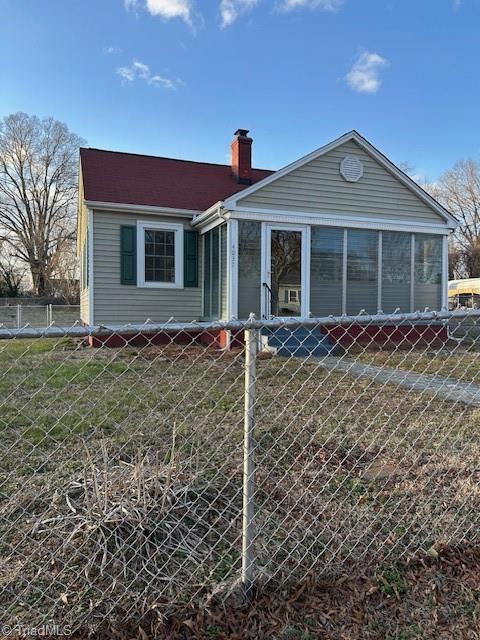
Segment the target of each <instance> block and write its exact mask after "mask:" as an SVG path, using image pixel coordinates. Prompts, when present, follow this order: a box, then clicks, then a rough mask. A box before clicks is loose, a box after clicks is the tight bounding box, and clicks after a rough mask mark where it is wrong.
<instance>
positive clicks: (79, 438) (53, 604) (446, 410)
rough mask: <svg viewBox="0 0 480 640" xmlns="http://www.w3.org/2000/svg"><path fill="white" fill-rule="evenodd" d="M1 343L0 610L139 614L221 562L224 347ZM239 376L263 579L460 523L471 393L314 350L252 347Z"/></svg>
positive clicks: (231, 476) (222, 571)
mask: <svg viewBox="0 0 480 640" xmlns="http://www.w3.org/2000/svg"><path fill="white" fill-rule="evenodd" d="M391 355H392V354H390V357H391ZM0 362H1V364H2V374H1V375H0V397H1V398H2V400H1V402H0V405H1V406H0V429H1V430H2V447H3V453H4V454H5V455H4V456H3V461H2V468H1V474H2V475H1V476H0V490H1V495H0V499H1V502H0V516H1V524H0V527H1V529H2V531H1V549H0V551H1V556H2V563H1V565H0V585H1V587H2V593H1V595H0V608H2V609H3V610H4V611H6V612H7V616H8V617H7V621H9V622H14V621H21V622H23V623H27V622H28V621H30V623H31V622H32V620H34V621H35V623H36V624H40V621H41V620H42V619H49V620H51V619H54V620H57V621H61V622H62V623H63V624H67V623H79V622H84V623H85V624H87V625H90V627H91V628H92V629H96V628H98V626H99V625H100V624H101V621H102V620H103V619H104V618H105V616H108V617H109V619H110V620H115V619H116V618H118V616H121V617H128V618H130V619H132V620H135V619H138V618H139V617H141V616H147V618H148V619H150V620H152V619H153V618H155V621H156V623H158V621H159V620H161V619H163V618H162V616H163V612H164V611H165V607H167V604H168V607H171V606H174V603H175V602H177V601H178V602H180V601H182V600H183V601H185V600H188V599H193V600H192V602H198V600H197V599H198V598H200V597H206V595H207V594H208V593H210V592H211V591H212V590H213V591H215V590H216V589H217V590H218V589H219V588H221V587H222V585H223V586H227V585H230V584H231V583H232V582H233V581H234V580H235V578H236V577H237V576H238V570H239V561H240V549H241V539H240V536H239V532H240V515H241V497H242V496H241V479H242V478H241V471H242V437H243V435H242V430H243V354H241V353H240V352H233V353H229V354H222V353H219V352H216V351H214V350H208V351H206V350H205V349H204V348H203V347H199V346H191V347H188V348H185V347H179V346H174V345H171V346H169V347H149V348H144V349H139V348H133V347H129V348H125V349H122V350H119V351H116V350H108V349H102V350H90V349H86V348H85V347H84V346H83V345H82V344H81V343H79V342H72V341H61V342H59V343H57V344H54V343H52V342H48V341H36V342H32V343H29V342H26V341H21V342H20V341H19V342H9V343H3V344H1V345H0ZM257 390H258V399H257V407H256V408H257V424H258V427H257V440H258V442H257V450H256V458H257V465H258V474H257V493H256V505H257V514H258V520H257V524H258V528H257V530H258V535H257V538H256V542H255V544H256V552H257V558H258V566H259V570H260V572H261V575H262V580H263V581H265V580H266V581H267V582H268V584H269V585H271V588H272V589H277V588H279V587H278V585H279V584H281V583H282V582H283V581H284V579H285V578H286V577H288V578H289V579H290V581H295V580H302V579H304V578H305V576H306V575H310V574H311V573H312V572H313V573H314V574H315V575H327V574H330V575H340V574H341V573H342V571H344V570H345V567H346V566H349V567H351V571H358V570H359V568H360V567H363V566H370V567H372V570H375V567H376V568H377V570H387V572H388V571H392V572H393V573H391V575H392V576H395V575H396V574H395V570H396V569H389V567H395V566H396V565H397V563H398V561H399V560H400V559H403V558H408V557H410V556H411V555H412V554H415V553H418V552H419V551H421V552H423V554H425V557H428V554H430V555H435V554H436V552H437V550H440V549H441V548H443V547H444V546H445V545H446V544H459V543H463V542H464V541H466V540H470V541H471V542H478V530H479V524H480V522H479V515H478V514H479V513H480V495H479V489H478V486H479V484H478V483H479V476H478V468H479V449H478V428H479V418H480V414H479V412H478V411H477V410H475V409H471V408H467V407H465V406H464V405H460V404H458V403H455V402H446V401H439V400H436V399H433V398H432V397H431V396H428V395H426V394H422V393H413V392H411V391H407V390H405V389H399V388H396V387H394V386H391V385H385V386H383V387H380V386H379V385H376V384H374V383H372V382H371V381H369V380H365V379H362V380H359V379H353V378H351V377H349V376H348V375H346V374H338V373H337V374H333V373H331V372H327V371H326V370H325V369H323V368H322V367H321V362H319V361H316V360H312V361H304V360H296V359H291V360H286V359H284V358H260V359H259V360H258V382H257ZM379 567H383V569H379ZM389 575H390V574H389ZM269 588H270V587H269ZM379 589H380V587H379ZM179 606H180V605H179ZM192 606H193V605H192ZM192 615H193V614H192ZM195 615H200V614H199V613H197V614H195ZM152 617H153V618H152ZM152 624H153V622H152ZM172 624H173V623H172ZM208 624H214V622H212V621H210V622H209V623H208ZM228 624H230V622H229V623H228ZM285 624H286V623H285ZM302 628H303V627H302ZM182 633H183V632H182ZM185 633H186V632H185ZM212 633H213V632H212ZM232 633H233V632H232ZM252 633H253V632H252ZM275 634H276V635H275ZM275 634H273V635H272V636H271V637H272V639H273V638H283V637H300V638H301V637H302V636H301V635H297V636H295V635H293V636H282V635H278V633H277V632H275ZM132 637H133V636H132ZM160 637H163V636H160ZM165 637H167V636H165ZM171 637H188V636H187V635H185V636H182V635H179V636H171ZM195 637H213V638H214V637H219V638H220V637H236V636H234V635H232V636H226V635H225V636H222V635H217V636H215V635H210V636H208V635H199V636H195ZM244 637H269V636H267V635H265V636H261V635H258V636H253V635H249V636H247V635H245V636H244ZM304 637H305V638H308V636H304ZM313 637H319V638H321V637H332V638H333V637H337V636H334V635H332V636H321V635H315V636H313ZM338 637H341V636H338ZM346 637H352V638H353V637H356V636H354V635H353V636H346ZM358 637H360V636H358ZM361 637H366V638H368V637H372V638H374V637H388V636H387V635H384V636H380V635H378V636H375V635H371V636H368V635H365V636H361ZM393 637H397V636H394V635H392V638H393ZM398 637H402V636H398ZM408 637H410V636H405V638H408ZM412 637H417V636H412ZM418 637H433V636H428V635H425V636H418ZM458 637H463V636H458ZM465 637H468V636H465ZM472 637H474V636H472Z"/></svg>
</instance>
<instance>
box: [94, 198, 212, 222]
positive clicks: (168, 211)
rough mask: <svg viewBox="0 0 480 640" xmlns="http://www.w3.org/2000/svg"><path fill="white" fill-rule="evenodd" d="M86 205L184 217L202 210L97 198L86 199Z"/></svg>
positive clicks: (127, 211) (190, 216)
mask: <svg viewBox="0 0 480 640" xmlns="http://www.w3.org/2000/svg"><path fill="white" fill-rule="evenodd" d="M85 205H86V206H87V207H89V208H92V209H103V210H105V211H120V212H121V211H124V212H125V213H141V214H147V213H151V214H154V215H164V216H180V217H182V218H192V217H193V216H196V215H199V214H201V213H202V212H201V211H197V210H193V209H172V208H171V207H154V206H150V205H145V204H122V203H121V202H97V201H96V200H85Z"/></svg>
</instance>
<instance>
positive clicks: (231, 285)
mask: <svg viewBox="0 0 480 640" xmlns="http://www.w3.org/2000/svg"><path fill="white" fill-rule="evenodd" d="M251 158H252V139H251V138H250V137H249V136H248V131H247V130H244V129H239V130H238V131H237V132H236V133H235V136H234V139H233V142H232V144H231V164H230V165H220V164H209V163H204V162H192V161H185V160H176V159H171V158H163V157H153V156H145V155H136V154H132V153H119V152H112V151H103V150H99V149H90V148H84V149H81V151H80V165H81V166H80V202H79V216H78V252H79V255H80V256H81V258H82V260H81V264H82V267H81V294H80V295H81V318H82V321H83V322H84V323H85V324H88V325H99V324H110V325H122V324H125V323H143V322H145V321H146V320H147V319H149V320H151V321H153V322H165V321H167V320H169V319H170V318H172V317H173V318H175V319H176V320H178V321H192V320H212V319H230V318H240V319H246V318H248V316H249V314H250V313H252V312H253V313H255V314H256V316H257V317H259V318H269V317H271V316H272V315H274V316H279V315H280V316H282V315H286V316H292V315H294V316H299V317H304V318H305V317H308V316H309V315H313V316H318V317H323V316H327V315H330V314H333V315H340V314H348V315H354V314H358V313H359V312H360V311H361V310H362V309H363V310H365V312H367V313H376V312H377V311H378V310H379V309H381V310H383V311H385V312H393V311H395V310H396V309H400V310H401V311H402V312H410V311H414V310H423V309H425V307H429V308H430V309H440V308H443V307H446V306H447V285H448V269H447V241H448V236H449V234H450V233H451V231H452V230H453V229H455V227H456V220H455V219H454V217H453V216H452V215H451V214H450V213H449V212H448V211H446V210H445V209H444V208H443V207H442V206H441V205H440V204H439V203H438V202H436V201H435V200H434V199H433V198H432V197H431V196H430V195H429V194H428V193H426V192H425V191H424V190H423V189H421V188H420V187H419V186H418V185H417V184H416V183H415V182H414V181H412V180H411V179H410V178H409V177H408V176H407V175H406V174H404V173H403V172H402V171H401V170H400V169H398V168H397V167H396V166H395V165H394V164H393V163H392V162H391V161H390V160H388V158H387V157H386V156H384V155H383V154H382V153H381V152H380V151H378V150H377V149H376V148H375V147H374V146H373V145H372V144H370V143H369V142H368V141H367V140H366V139H365V138H364V137H362V136H361V135H360V134H359V133H357V132H356V131H351V132H349V133H346V134H345V135H343V136H341V137H340V138H338V139H336V140H334V141H333V142H330V143H329V144H327V145H325V146H323V147H321V148H320V149H317V150H316V151H313V152H312V153H310V154H309V155H307V156H305V157H303V158H300V159H299V160H296V161H295V162H293V163H292V164H289V165H288V166H286V167H284V168H282V169H280V170H278V171H268V170H265V169H255V168H252V162H251Z"/></svg>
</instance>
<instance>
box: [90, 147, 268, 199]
mask: <svg viewBox="0 0 480 640" xmlns="http://www.w3.org/2000/svg"><path fill="white" fill-rule="evenodd" d="M80 161H81V164H82V175H83V188H84V197H85V200H93V201H97V202H115V203H121V204H140V205H150V206H156V207H169V208H172V209H193V210H197V211H204V210H205V209H208V208H209V207H210V206H211V205H213V204H215V202H218V201H219V200H224V199H225V198H227V197H228V196H231V195H233V194H234V193H237V192H238V191H242V190H243V189H245V188H246V185H242V184H238V182H236V180H235V178H234V177H233V175H232V168H231V167H230V166H229V165H223V164H209V163H207V162H191V161H189V160H174V159H172V158H160V157H156V156H143V155H136V154H133V153H121V152H117V151H103V150H101V149H80ZM272 173H273V171H267V170H264V169H252V183H255V182H259V181H260V180H262V179H263V178H266V177H267V176H269V175H270V174H272Z"/></svg>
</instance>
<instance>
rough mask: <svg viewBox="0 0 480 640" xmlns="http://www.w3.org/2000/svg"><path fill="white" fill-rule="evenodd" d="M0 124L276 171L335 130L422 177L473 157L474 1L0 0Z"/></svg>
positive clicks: (478, 13)
mask: <svg viewBox="0 0 480 640" xmlns="http://www.w3.org/2000/svg"><path fill="white" fill-rule="evenodd" d="M0 15H1V22H0V117H1V116H4V115H6V114H8V113H11V112H14V111H20V110H21V111H26V112H28V113H35V114H37V115H40V116H43V115H53V116H54V117H56V118H58V119H60V120H63V121H65V122H66V123H67V124H68V125H69V127H70V128H71V129H72V130H74V131H75V132H76V133H78V134H80V135H82V136H83V137H84V138H85V139H86V140H87V142H88V144H89V145H90V146H93V147H101V148H109V149H118V150H126V151H134V152H139V153H149V154H156V155H164V156H172V157H180V158H189V159H195V160H205V161H210V162H227V161H228V158H229V155H228V154H229V143H230V141H231V138H232V134H233V132H234V130H235V129H236V128H238V127H244V128H248V129H250V131H251V134H252V136H253V137H254V164H255V165H256V166H258V167H265V168H273V169H275V168H279V167H281V166H283V165H285V164H287V163H288V162H291V161H293V160H295V159H296V158H298V157H299V156H301V155H304V154H305V153H308V152H310V151H312V150H313V149H315V148H317V147H319V146H321V145H322V144H324V143H326V142H328V141H330V140H331V139H333V138H335V137H337V136H339V135H340V134H342V133H344V132H345V131H348V130H350V129H353V128H355V129H358V130H359V131H360V132H361V133H362V134H363V135H365V136H366V137H367V138H368V139H369V140H370V141H371V142H373V144H375V145H376V146H378V147H379V148H380V149H381V150H382V151H384V152H385V153H386V154H387V155H388V156H389V157H390V158H391V159H392V160H394V161H395V162H401V161H408V162H409V163H410V164H411V165H412V166H413V167H414V168H415V171H416V172H417V173H418V174H421V175H425V176H426V177H427V178H428V179H430V180H433V179H435V178H437V177H438V175H439V174H440V173H441V172H442V171H444V170H445V169H447V168H449V167H450V166H451V165H452V164H453V163H454V162H455V161H456V160H458V159H459V158H462V157H473V158H476V159H480V115H479V114H480V82H479V70H478V65H479V62H480V55H479V54H480V38H479V35H478V34H479V28H480V0H0Z"/></svg>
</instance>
